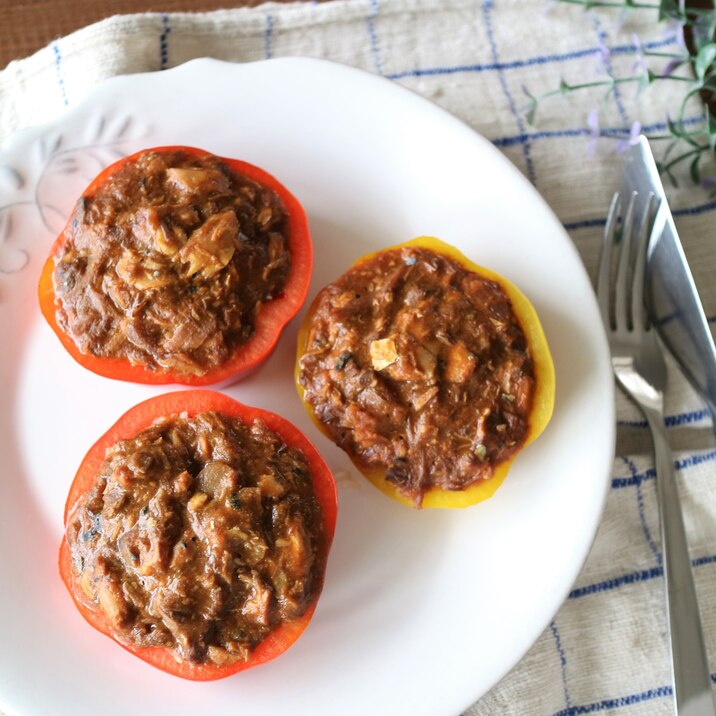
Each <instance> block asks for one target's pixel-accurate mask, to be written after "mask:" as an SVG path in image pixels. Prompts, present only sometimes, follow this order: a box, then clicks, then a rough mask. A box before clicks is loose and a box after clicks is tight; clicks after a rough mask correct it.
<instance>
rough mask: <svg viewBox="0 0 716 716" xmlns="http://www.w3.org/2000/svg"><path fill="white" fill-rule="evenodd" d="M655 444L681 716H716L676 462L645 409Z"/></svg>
mask: <svg viewBox="0 0 716 716" xmlns="http://www.w3.org/2000/svg"><path fill="white" fill-rule="evenodd" d="M645 413H646V417H647V420H648V422H649V426H650V428H651V433H652V436H653V440H654V456H655V462H656V490H657V498H658V499H657V501H658V503H659V518H660V522H661V547H662V555H663V559H662V562H663V567H664V583H665V587H666V604H667V614H668V627H669V629H668V632H669V638H670V642H671V662H672V668H673V679H674V698H675V700H676V713H677V714H678V716H716V708H715V707H714V700H713V694H712V690H711V674H710V672H709V664H708V659H707V657H706V645H705V643H704V634H703V629H702V627H701V617H700V614H699V604H698V601H697V598H696V589H695V587H694V575H693V571H692V568H691V559H690V557H689V546H688V542H687V540H686V530H685V529H684V517H683V514H682V511H681V500H680V499H679V488H678V485H677V483H676V475H675V473H674V461H673V458H672V455H671V449H670V448H669V442H668V439H667V436H666V429H665V427H664V420H663V417H662V416H661V415H660V413H658V412H656V411H653V410H650V409H647V410H645Z"/></svg>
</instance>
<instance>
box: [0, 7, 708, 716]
mask: <svg viewBox="0 0 716 716" xmlns="http://www.w3.org/2000/svg"><path fill="white" fill-rule="evenodd" d="M682 42H683V39H682V37H681V36H680V31H679V29H678V28H677V27H673V26H670V25H668V24H665V23H659V22H658V21H657V17H656V12H655V11H648V10H642V11H637V10H633V11H629V12H624V11H620V10H601V11H600V10H592V11H585V10H584V9H583V8H582V7H579V6H575V5H571V4H562V3H558V2H545V0H335V1H334V2H329V3H320V4H318V3H294V4H275V3H272V4H266V5H262V6H260V7H257V8H252V9H236V10H225V11H218V12H213V13H206V14H176V15H167V14H147V15H132V16H118V17H113V18H109V19H107V20H105V21H103V22H100V23H98V24H96V25H92V26H90V27H87V28H84V29H82V30H80V31H78V32H76V33H74V34H72V35H70V36H68V37H64V38H61V39H58V40H56V41H55V42H53V43H52V44H51V45H50V46H48V47H46V48H45V49H43V50H41V51H39V52H38V53H36V54H35V55H33V56H32V57H30V58H27V59H23V60H19V61H16V62H13V63H11V64H10V65H9V66H8V67H7V68H6V69H5V70H3V71H2V72H0V140H1V139H3V138H5V137H7V136H9V135H10V134H11V133H12V132H14V131H15V130H17V129H19V128H21V127H24V126H28V125H32V124H37V123H41V122H44V121H46V120H48V119H50V118H53V117H56V116H57V115H59V114H60V113H62V112H63V110H64V109H65V108H66V107H68V106H71V105H74V104H76V103H78V102H79V101H80V100H81V99H82V98H83V97H84V96H86V95H87V93H88V92H90V91H91V90H92V88H93V87H94V86H95V85H96V84H97V83H98V82H100V81H101V80H103V79H104V78H106V77H110V76H112V75H117V74H125V73H133V72H144V71H152V70H161V69H165V68H168V67H173V66H176V65H178V64H181V63H183V62H185V61H187V60H190V59H192V58H194V57H200V56H212V57H216V58H220V59H224V60H230V61H237V62H248V61H252V60H259V59H264V58H271V57H280V56H297V55H302V56H310V57H318V58H325V59H330V60H335V61H339V62H343V63H347V64H350V65H353V66H356V67H360V68H363V69H365V70H368V71H370V72H374V73H376V74H380V75H383V76H384V77H387V78H390V79H391V80H393V81H394V82H396V83H399V84H401V85H404V86H405V87H408V88H410V89H412V90H414V91H416V92H418V93H420V94H421V95H423V96H424V97H427V98H429V99H430V100H433V101H434V102H436V103H438V104H439V105H442V106H443V107H444V108H445V109H447V110H448V111H450V112H451V113H453V114H454V115H456V116H457V117H459V118H461V119H462V120H464V121H465V122H466V123H467V124H469V125H470V126H472V127H473V128H474V129H475V130H477V131H478V132H479V133H481V134H482V135H484V136H485V137H487V138H488V139H490V140H491V141H492V142H493V143H494V144H495V145H496V146H497V147H498V148H499V149H500V150H501V151H502V152H504V154H505V155H506V156H507V157H508V158H509V159H510V160H511V161H512V162H513V163H514V164H515V165H516V166H517V167H518V168H519V169H520V170H521V171H522V172H523V173H524V174H525V176H526V177H527V178H528V179H529V180H530V181H531V182H532V183H533V184H534V186H535V187H536V188H537V189H538V190H539V192H540V193H541V194H542V196H544V198H545V199H546V201H547V202H548V203H549V204H550V206H551V207H552V209H553V210H554V212H555V213H556V214H557V216H558V217H559V219H560V220H561V221H562V222H563V224H564V226H565V227H566V229H567V231H568V232H569V234H570V236H571V238H572V239H573V241H574V243H575V244H576V246H577V248H578V249H579V251H580V253H581V256H582V258H583V260H584V263H585V265H586V266H587V269H588V271H589V272H590V273H591V274H592V275H594V272H595V268H596V262H597V255H598V247H599V240H600V235H601V232H602V230H603V226H604V223H605V213H606V207H607V206H608V202H609V198H610V195H611V192H612V191H613V190H614V189H615V188H616V187H618V186H619V185H620V182H621V169H622V163H623V155H621V154H620V153H619V150H620V149H621V148H623V145H624V144H625V143H628V141H629V138H630V135H631V134H632V132H635V131H637V130H639V129H642V130H645V131H648V132H649V133H663V132H665V131H666V130H667V124H666V122H667V115H668V114H669V113H672V114H673V113H674V112H676V110H677V108H678V103H679V91H680V90H681V89H682V88H681V87H680V86H679V85H680V83H679V82H678V81H663V82H657V83H655V84H653V85H652V86H649V87H644V86H641V85H640V84H639V83H632V84H630V83H624V84H619V85H615V86H614V87H613V91H611V92H609V93H606V92H605V90H604V88H603V87H602V88H595V89H592V90H589V89H587V90H583V91H578V92H573V93H567V94H561V93H557V94H556V95H555V96H553V97H551V98H550V99H547V100H544V101H541V102H540V103H539V106H538V108H537V112H536V115H535V117H534V118H533V121H532V122H529V121H528V117H527V116H526V113H525V110H526V108H528V105H529V97H528V93H529V95H532V96H537V95H541V94H543V93H547V92H551V91H552V90H555V89H558V88H559V87H560V83H561V82H564V83H566V85H570V86H571V85H575V84H578V83H580V82H596V81H598V80H600V79H605V78H608V77H610V76H620V77H622V76H627V75H634V74H639V73H642V72H643V69H644V65H645V64H648V65H649V66H650V67H652V68H654V71H657V72H661V71H664V70H668V71H670V70H671V67H667V65H668V63H669V58H668V57H662V56H654V54H653V53H662V54H664V55H669V54H678V53H679V52H681V51H682ZM680 71H685V70H683V69H682V70H680ZM562 86H563V87H564V86H565V85H562ZM701 121H702V112H701V108H700V107H699V105H698V103H696V102H695V103H694V104H693V105H691V106H690V108H689V112H688V122H689V123H690V124H692V125H694V126H696V125H698V123H699V122H701ZM657 151H659V150H658V148H657ZM709 169H710V170H711V171H713V167H710V168H709V166H708V162H707V163H706V165H705V166H704V167H703V170H704V172H705V173H708V172H709ZM675 171H676V172H677V174H678V175H679V177H680V179H681V181H680V182H679V186H678V187H675V186H670V187H669V189H668V191H669V197H670V201H671V204H672V207H673V209H674V213H675V216H676V221H677V225H678V228H679V231H680V234H681V237H682V240H683V242H684V244H685V249H686V252H687V255H688V257H689V259H690V261H691V265H692V268H693V270H694V274H695V279H696V282H697V284H698V286H699V289H700V291H701V295H702V299H703V301H704V304H705V307H706V310H707V314H708V316H709V320H710V322H711V325H712V326H713V325H714V323H716V281H714V280H713V278H714V275H716V273H715V272H716V236H714V231H713V228H712V227H713V226H714V224H713V221H714V218H715V217H716V200H715V199H714V197H713V196H712V195H711V194H709V191H708V189H705V188H702V187H698V186H694V184H693V183H692V182H691V180H690V179H689V177H688V171H687V169H685V168H683V169H682V168H678V167H677V168H676V170H675ZM671 381H672V383H671V386H672V387H671V389H670V392H669V402H668V405H667V409H668V421H667V422H668V431H669V437H670V438H671V441H672V444H673V446H674V447H675V450H676V453H675V455H676V468H677V474H678V479H679V484H680V488H681V492H682V495H683V503H684V508H685V513H686V522H687V529H688V533H689V540H690V545H691V549H692V557H693V565H694V571H695V576H696V582H697V588H698V591H699V596H700V599H701V605H702V610H703V617H704V622H705V626H706V638H707V646H708V649H709V653H710V656H711V663H712V664H713V666H714V670H716V589H715V588H714V586H715V585H716V477H715V474H714V468H715V467H716V450H715V449H714V442H713V432H712V425H711V420H710V417H709V415H708V413H707V411H706V410H705V409H704V407H703V405H702V403H701V402H700V401H699V399H698V397H697V396H696V395H695V394H694V393H693V391H692V390H691V389H690V388H689V386H688V385H687V384H686V383H685V381H684V380H683V379H682V378H680V376H679V375H678V374H677V373H676V372H675V371H674V370H673V366H672V374H671ZM654 487H655V485H654V468H653V463H652V459H651V455H650V442H649V438H648V433H647V430H646V425H645V423H644V421H643V420H642V418H641V416H640V414H639V413H638V412H637V411H636V410H635V408H633V407H632V406H631V405H630V404H629V403H628V402H627V401H626V400H625V399H624V398H623V397H622V396H619V398H618V444H617V457H616V459H615V462H614V468H613V475H612V479H611V488H610V490H609V495H608V498H607V503H606V510H605V513H604V518H603V521H602V524H601V527H600V530H599V533H598V535H597V538H596V541H595V543H594V546H593V549H592V551H591V554H590V556H589V558H588V560H587V562H586V564H585V565H584V568H583V570H582V572H581V574H580V575H579V577H578V578H577V580H576V583H575V584H574V587H573V589H572V591H571V593H570V594H569V597H568V598H567V600H566V602H565V603H564V605H563V606H562V608H561V609H560V611H559V612H558V613H557V614H556V616H555V617H554V619H553V621H552V622H551V623H550V625H549V626H548V628H547V629H546V630H545V631H544V633H543V634H542V635H541V636H540V638H539V640H538V641H537V642H536V643H535V645H534V646H533V647H532V649H531V650H530V651H529V652H528V653H527V655H526V656H525V657H524V658H523V659H522V661H521V662H520V663H519V664H518V665H517V666H516V667H515V668H514V669H513V671H512V672H511V673H510V674H508V675H507V676H506V677H505V678H504V679H503V680H502V681H501V682H500V683H499V684H498V685H496V686H495V687H494V688H493V689H492V691H490V692H489V693H487V694H486V695H484V696H483V698H482V699H480V701H479V702H478V703H476V704H474V705H473V706H472V707H471V708H469V709H468V711H467V712H466V713H467V714H468V716H483V715H487V714H514V715H515V716H524V715H527V714H536V715H540V716H541V715H543V714H546V715H555V716H557V715H559V716H568V715H573V714H593V713H609V714H625V715H626V714H629V715H631V716H637V715H641V716H646V715H649V716H652V715H655V714H656V715H658V714H664V715H665V714H669V713H672V703H671V698H670V697H671V689H672V687H671V681H670V673H669V664H668V658H667V646H666V637H665V621H664V609H663V574H662V567H661V555H660V546H659V538H658V535H659V526H658V518H657V509H656V502H655V489H654ZM525 599H529V590H528V587H527V585H526V586H525ZM712 678H713V677H712Z"/></svg>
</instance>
